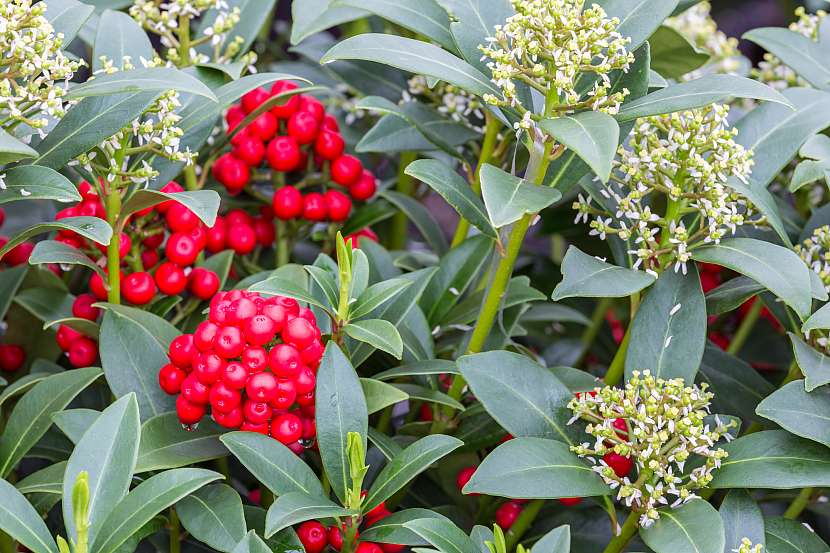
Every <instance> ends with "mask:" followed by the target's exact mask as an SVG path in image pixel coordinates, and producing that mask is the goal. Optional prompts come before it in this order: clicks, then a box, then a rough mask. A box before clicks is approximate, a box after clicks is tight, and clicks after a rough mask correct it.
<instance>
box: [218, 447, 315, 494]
mask: <svg viewBox="0 0 830 553" xmlns="http://www.w3.org/2000/svg"><path fill="white" fill-rule="evenodd" d="M221 440H222V443H223V444H225V446H226V447H227V448H228V449H229V450H230V451H231V453H232V454H233V455H234V456H235V457H236V458H237V459H239V461H240V462H241V463H242V464H243V465H244V466H245V468H247V469H248V470H249V471H250V472H251V474H253V475H254V477H256V479H257V480H259V481H260V482H262V484H263V485H264V486H265V487H266V488H268V489H269V490H271V491H272V492H274V493H275V494H277V495H283V494H286V493H291V492H301V493H304V494H306V495H315V496H316V495H323V487H322V486H321V485H320V481H319V480H318V479H317V475H316V474H314V471H312V470H311V468H309V466H308V465H307V464H305V462H303V461H302V460H301V459H300V458H299V457H297V455H295V454H294V453H293V452H291V450H290V449H288V448H287V447H285V446H284V445H283V444H281V443H280V442H278V441H276V440H274V439H269V438H268V436H263V435H262V434H258V433H256V432H230V433H228V434H225V435H223V436H222V437H221Z"/></svg>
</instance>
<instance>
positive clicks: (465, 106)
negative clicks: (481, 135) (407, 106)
mask: <svg viewBox="0 0 830 553" xmlns="http://www.w3.org/2000/svg"><path fill="white" fill-rule="evenodd" d="M413 97H416V98H418V99H419V100H421V101H422V102H424V103H426V104H428V105H431V106H433V107H434V108H435V109H436V110H438V112H439V113H443V114H445V115H447V116H449V117H450V118H451V119H452V120H453V121H455V122H456V123H461V124H462V125H464V126H466V127H468V128H471V129H473V130H476V131H479V132H482V131H483V129H482V127H481V123H482V122H483V121H484V111H483V104H482V102H481V100H480V99H479V98H477V97H476V96H473V95H472V94H470V93H468V92H467V91H466V90H464V89H462V88H459V87H457V86H455V85H451V84H447V83H444V82H443V81H442V82H439V83H438V84H436V85H435V86H434V87H432V88H430V86H429V83H427V78H426V77H424V76H423V75H415V76H414V77H412V78H411V79H409V82H408V89H407V90H405V91H404V93H403V100H404V101H405V102H408V101H410V100H411V99H412V98H413Z"/></svg>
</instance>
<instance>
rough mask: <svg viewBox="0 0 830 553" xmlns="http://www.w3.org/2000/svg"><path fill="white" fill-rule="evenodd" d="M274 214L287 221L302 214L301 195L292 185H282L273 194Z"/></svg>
mask: <svg viewBox="0 0 830 553" xmlns="http://www.w3.org/2000/svg"><path fill="white" fill-rule="evenodd" d="M273 208H274V215H276V216H277V218H279V219H282V220H283V221H287V220H289V219H296V218H297V217H299V216H300V215H302V214H303V195H302V194H300V191H299V190H297V189H296V188H294V187H293V186H290V185H289V186H283V187H282V188H280V189H279V190H277V192H276V193H275V194H274V202H273Z"/></svg>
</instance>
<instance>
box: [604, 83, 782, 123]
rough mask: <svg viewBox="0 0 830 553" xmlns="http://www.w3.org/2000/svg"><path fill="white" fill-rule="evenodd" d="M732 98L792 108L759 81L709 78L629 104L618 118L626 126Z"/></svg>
mask: <svg viewBox="0 0 830 553" xmlns="http://www.w3.org/2000/svg"><path fill="white" fill-rule="evenodd" d="M729 98H752V99H755V100H766V101H769V102H776V103H779V104H783V105H785V106H789V107H792V104H791V103H790V101H789V100H788V99H787V98H786V97H785V96H783V95H781V93H779V92H777V91H776V90H774V89H772V88H770V87H768V86H767V85H765V84H762V83H759V82H758V81H753V80H751V79H748V78H746V77H739V76H738V75H706V76H705V77H701V78H699V79H695V80H693V81H686V82H683V83H678V84H673V85H670V86H668V87H666V88H663V89H661V90H658V91H656V92H652V93H651V94H647V95H646V96H643V97H642V98H640V99H638V100H634V101H632V102H628V103H627V104H624V105H623V106H622V108H621V109H620V112H619V114H617V117H616V118H617V121H619V122H620V123H624V122H626V121H634V120H635V119H639V118H640V117H648V116H650V115H660V114H662V113H672V112H676V111H684V110H690V109H695V108H701V107H704V106H708V105H709V104H712V103H716V102H723V101H725V100H728V99H729Z"/></svg>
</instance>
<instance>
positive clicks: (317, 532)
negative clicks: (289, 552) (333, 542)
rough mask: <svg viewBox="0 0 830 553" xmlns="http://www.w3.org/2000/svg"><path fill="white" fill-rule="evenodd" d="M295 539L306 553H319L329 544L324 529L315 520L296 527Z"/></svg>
mask: <svg viewBox="0 0 830 553" xmlns="http://www.w3.org/2000/svg"><path fill="white" fill-rule="evenodd" d="M297 537H299V538H300V542H301V543H302V544H303V547H304V548H305V550H306V553H321V551H323V550H324V549H325V548H326V546H327V545H328V543H329V540H328V537H327V536H326V527H325V526H323V525H322V524H320V523H319V522H317V521H316V520H309V521H307V522H304V523H302V524H300V526H299V527H297Z"/></svg>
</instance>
